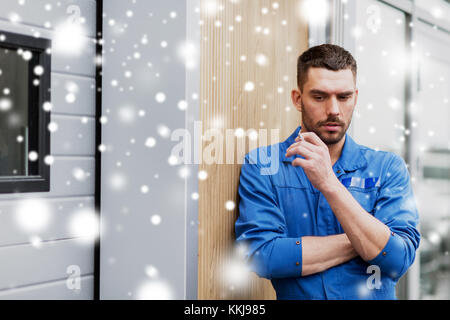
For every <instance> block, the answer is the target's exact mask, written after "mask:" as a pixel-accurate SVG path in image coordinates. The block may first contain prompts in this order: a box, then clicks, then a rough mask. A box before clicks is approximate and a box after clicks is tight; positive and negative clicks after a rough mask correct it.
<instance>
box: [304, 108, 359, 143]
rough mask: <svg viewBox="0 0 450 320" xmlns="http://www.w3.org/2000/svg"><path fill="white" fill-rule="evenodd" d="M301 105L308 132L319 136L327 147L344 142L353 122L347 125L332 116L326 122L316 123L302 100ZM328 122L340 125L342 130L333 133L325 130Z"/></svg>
mask: <svg viewBox="0 0 450 320" xmlns="http://www.w3.org/2000/svg"><path fill="white" fill-rule="evenodd" d="M300 105H301V110H302V124H303V126H304V127H305V129H306V131H308V132H314V133H315V134H317V136H318V137H319V138H320V140H322V141H323V142H324V143H325V144H326V145H333V144H336V143H338V142H339V141H341V140H342V138H343V137H344V135H345V133H346V132H347V129H348V127H349V126H350V122H351V120H350V121H349V123H345V122H343V121H342V120H341V119H339V118H338V117H334V116H331V117H329V118H328V119H326V120H325V121H319V122H317V123H314V122H313V120H312V119H311V117H310V116H309V114H308V113H307V112H306V111H305V105H304V104H303V100H302V99H300ZM350 119H351V118H350ZM328 122H335V123H337V124H339V125H340V127H339V128H340V129H339V130H338V131H333V132H331V131H326V130H324V127H323V125H324V124H326V123H328Z"/></svg>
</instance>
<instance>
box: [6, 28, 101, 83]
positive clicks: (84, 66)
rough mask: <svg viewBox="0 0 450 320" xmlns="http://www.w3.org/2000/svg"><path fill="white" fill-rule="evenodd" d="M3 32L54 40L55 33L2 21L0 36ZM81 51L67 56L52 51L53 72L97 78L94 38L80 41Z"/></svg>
mask: <svg viewBox="0 0 450 320" xmlns="http://www.w3.org/2000/svg"><path fill="white" fill-rule="evenodd" d="M2 31H5V32H13V33H19V34H24V35H29V36H36V35H37V34H38V35H39V37H41V38H46V39H51V40H54V37H55V33H54V32H52V31H49V30H46V29H42V28H39V27H31V26H26V25H22V24H13V23H11V22H9V21H8V22H7V21H3V20H0V34H1V32H2ZM80 48H81V49H80V50H79V51H77V54H74V55H67V54H64V53H61V52H53V51H52V66H51V69H52V71H53V72H55V71H58V72H62V73H72V74H76V75H83V76H88V77H95V68H96V64H95V57H96V51H95V43H94V39H92V38H82V39H80Z"/></svg>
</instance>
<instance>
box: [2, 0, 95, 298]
mask: <svg viewBox="0 0 450 320" xmlns="http://www.w3.org/2000/svg"><path fill="white" fill-rule="evenodd" d="M78 13H79V14H80V16H81V18H84V23H83V24H82V25H83V26H84V28H85V36H84V37H83V39H82V40H83V44H84V46H83V49H82V51H80V52H79V54H78V55H73V54H72V55H64V54H62V53H60V52H57V51H54V50H53V51H52V65H51V96H52V101H51V102H52V105H53V109H52V112H51V121H52V122H55V123H56V124H57V126H58V129H57V130H56V131H54V132H52V133H51V155H52V156H53V157H54V163H53V164H52V165H51V171H50V181H51V185H50V192H46V193H23V194H0V299H8V298H13V299H27V298H31V299H92V297H93V283H94V282H93V270H94V242H93V241H89V242H85V241H80V240H79V237H80V234H79V233H78V232H79V231H72V230H71V229H70V227H69V225H70V222H71V221H72V219H73V217H74V216H75V215H76V214H77V213H78V211H79V210H80V209H92V210H93V209H94V187H95V184H94V183H95V180H94V179H95V71H96V69H95V68H96V65H95V43H94V40H95V33H96V2H95V1H94V0H32V1H31V0H26V1H24V0H21V1H19V0H2V1H1V10H0V33H1V31H7V32H14V33H20V34H25V35H32V36H33V35H34V36H36V35H38V34H39V36H40V37H43V38H50V39H52V40H54V38H55V35H56V32H55V30H57V29H58V28H57V26H58V25H59V24H60V23H62V22H64V21H67V19H73V17H74V15H77V14H78ZM68 94H71V96H69V97H67V95H68ZM74 170H75V171H74ZM77 172H78V173H79V172H81V173H82V179H80V178H79V176H78V175H77ZM74 173H75V174H74ZM29 198H32V199H40V200H42V201H43V203H44V204H45V205H47V206H48V207H49V208H50V213H51V214H50V219H49V223H48V224H47V225H46V227H45V228H44V229H43V230H42V231H40V232H38V233H29V232H26V231H25V230H24V229H23V228H21V226H20V225H19V224H18V223H17V219H16V214H17V209H18V206H20V205H21V204H23V201H24V199H29ZM34 236H37V237H39V238H40V239H41V243H40V245H39V246H36V245H33V244H32V242H31V241H32V237H34ZM71 266H76V267H75V268H79V271H80V272H81V279H80V280H81V283H80V284H81V287H80V289H69V288H70V287H71V286H68V285H67V280H68V278H69V277H70V276H71V269H70V267H71ZM68 268H69V269H68Z"/></svg>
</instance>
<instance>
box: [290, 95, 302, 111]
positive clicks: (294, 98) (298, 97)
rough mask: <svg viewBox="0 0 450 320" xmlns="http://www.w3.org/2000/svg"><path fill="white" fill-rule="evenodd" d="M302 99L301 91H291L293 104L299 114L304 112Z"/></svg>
mask: <svg viewBox="0 0 450 320" xmlns="http://www.w3.org/2000/svg"><path fill="white" fill-rule="evenodd" d="M301 98H302V93H301V91H300V90H299V89H294V90H292V91H291V99H292V103H293V104H294V106H295V108H296V109H297V110H298V111H299V112H302V104H301Z"/></svg>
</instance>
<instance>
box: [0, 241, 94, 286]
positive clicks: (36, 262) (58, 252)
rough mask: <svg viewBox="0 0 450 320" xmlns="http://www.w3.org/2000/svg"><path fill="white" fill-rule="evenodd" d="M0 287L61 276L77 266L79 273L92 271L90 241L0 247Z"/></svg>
mask: <svg viewBox="0 0 450 320" xmlns="http://www.w3.org/2000/svg"><path fill="white" fill-rule="evenodd" d="M0 261H1V262H2V263H1V264H0V274H2V275H7V276H2V277H0V289H12V288H14V287H17V286H23V285H29V284H33V283H40V282H46V281H51V280H55V279H65V278H67V277H68V276H70V275H71V274H72V272H71V271H70V269H69V270H68V267H69V266H77V267H78V268H79V270H80V275H84V274H92V273H93V272H94V242H93V241H89V242H86V240H84V242H83V241H81V240H79V239H69V240H58V241H51V242H44V243H42V244H41V246H40V247H34V246H32V245H18V246H10V247H3V248H0Z"/></svg>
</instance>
